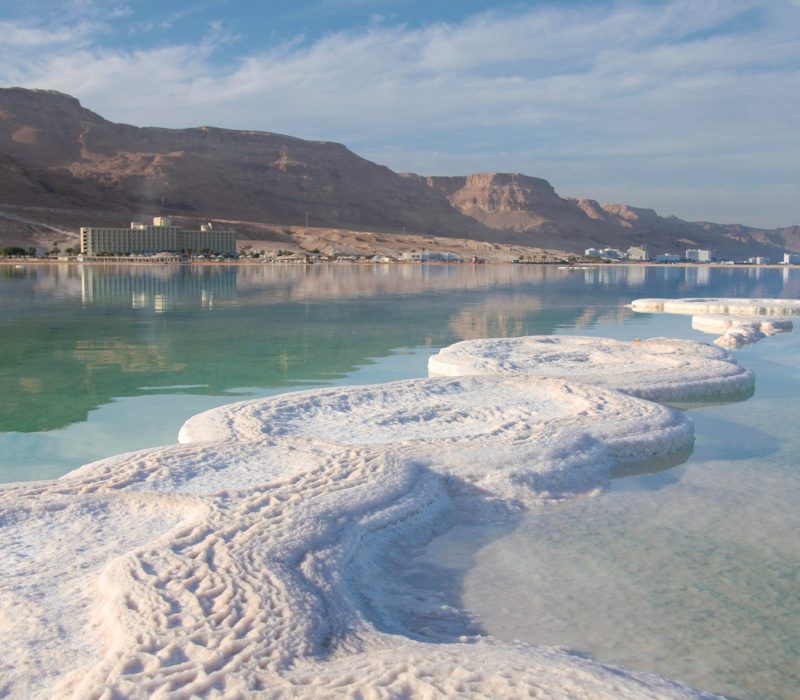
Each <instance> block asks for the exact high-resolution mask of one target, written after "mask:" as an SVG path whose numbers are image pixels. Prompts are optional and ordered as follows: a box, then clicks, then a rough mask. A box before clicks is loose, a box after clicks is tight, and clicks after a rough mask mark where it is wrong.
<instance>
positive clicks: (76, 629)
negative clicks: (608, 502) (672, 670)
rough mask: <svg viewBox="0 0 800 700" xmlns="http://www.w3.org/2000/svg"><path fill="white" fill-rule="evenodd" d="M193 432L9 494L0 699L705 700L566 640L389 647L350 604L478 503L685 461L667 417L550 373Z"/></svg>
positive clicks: (240, 418)
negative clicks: (640, 462)
mask: <svg viewBox="0 0 800 700" xmlns="http://www.w3.org/2000/svg"><path fill="white" fill-rule="evenodd" d="M182 439H183V440H184V442H188V443H189V444H182V445H173V446H169V447H163V448H156V449H150V450H143V451H140V452H135V453H129V454H125V455H120V456H117V457H113V458H109V459H105V460H101V461H99V462H95V463H93V464H89V465H86V466H85V467H82V468H81V469H79V470H76V471H75V472H72V473H70V474H68V475H67V476H66V477H63V478H62V479H59V480H57V481H45V482H35V483H30V484H21V485H10V486H7V487H4V488H2V489H0V518H2V521H3V523H4V527H3V528H2V529H0V539H1V540H2V541H0V552H1V553H2V556H3V558H4V561H3V562H2V566H0V586H1V587H2V590H3V592H4V595H3V598H2V600H3V607H2V609H0V629H2V632H3V638H4V640H6V642H7V643H5V644H4V645H3V648H2V649H1V650H0V668H2V672H3V677H4V686H3V690H4V691H5V692H6V693H8V694H9V695H12V696H16V697H26V698H30V697H52V696H59V697H69V696H71V697H86V696H90V695H101V694H103V693H107V694H109V695H113V696H121V697H150V696H153V695H160V694H167V693H169V694H173V695H174V696H180V697H189V696H192V695H195V694H217V695H220V696H221V695H226V696H228V695H237V696H239V695H243V696H249V695H252V696H258V697H285V696H291V697H309V698H319V697H352V696H353V695H354V694H360V695H370V694H371V695H374V696H376V697H397V696H400V695H402V696H416V697H423V696H431V697H434V696H455V695H458V696H472V697H492V698H495V697H500V696H515V697H517V696H519V695H520V693H531V694H536V695H537V696H540V697H549V698H609V699H611V698H641V697H651V698H710V697H712V696H711V695H709V694H706V693H702V692H700V691H696V690H693V689H691V688H689V687H687V686H685V685H683V684H681V683H676V682H671V681H666V680H664V679H662V678H660V677H657V676H654V675H649V674H641V673H633V672H627V671H623V670H621V669H619V668H616V667H612V666H605V665H602V664H597V663H594V662H591V661H588V660H586V659H583V658H580V657H577V656H575V655H572V654H569V653H567V652H566V651H564V650H561V649H558V648H545V647H537V646H532V645H526V644H515V643H500V642H497V641H494V640H492V639H491V638H475V637H465V638H462V639H441V640H439V641H440V642H441V643H437V644H431V643H424V642H421V641H417V640H415V639H412V638H411V637H410V636H408V635H405V634H397V633H395V634H387V633H386V632H383V631H379V630H378V629H377V628H376V626H375V625H374V624H373V622H372V621H371V619H370V617H368V616H367V615H366V614H365V608H364V606H363V600H364V596H367V597H369V594H368V591H370V590H380V586H375V587H373V586H372V585H371V582H373V579H374V578H375V577H377V578H378V579H380V577H381V576H382V575H383V572H381V571H380V569H379V567H374V566H370V563H371V562H372V561H374V560H375V559H376V557H377V555H378V554H379V553H380V552H384V551H387V549H390V548H394V549H396V548H399V547H403V546H409V543H413V542H421V541H426V540H427V539H428V538H429V537H430V532H431V531H432V528H433V526H434V524H435V523H438V525H439V526H441V524H442V523H446V522H448V521H452V520H455V519H457V518H459V517H461V515H460V514H461V513H463V512H465V511H466V510H468V511H469V512H470V516H471V517H473V518H475V517H479V514H480V513H481V512H482V509H481V508H480V507H477V508H476V507H473V508H469V509H465V503H466V502H467V501H468V502H469V504H470V505H471V506H480V505H481V504H487V505H489V506H490V511H491V512H493V513H496V512H497V507H503V506H504V505H508V504H509V503H510V501H509V499H514V504H515V505H519V504H520V503H522V502H537V501H538V500H540V499H542V498H549V497H552V495H553V494H557V495H560V496H563V495H564V494H565V493H567V492H574V491H576V490H578V491H579V490H585V489H586V488H592V487H595V486H597V485H601V484H602V483H603V482H604V481H605V478H606V477H607V473H608V470H609V469H610V468H612V467H613V466H615V465H616V464H619V463H620V462H624V461H627V460H631V459H637V458H641V457H647V456H658V455H664V454H668V453H671V452H674V451H676V450H679V449H681V448H683V447H685V446H686V445H687V444H688V443H690V442H691V440H692V424H691V422H690V421H689V420H688V419H687V418H686V417H685V416H683V415H682V414H681V413H679V412H677V411H674V410H672V409H669V408H666V407H663V406H659V405H657V404H653V403H650V402H647V401H642V400H639V399H635V398H632V397H630V396H626V395H623V394H620V393H617V392H613V391H609V390H605V389H601V388H598V387H592V386H586V385H579V384H574V385H573V384H566V383H564V382H561V381H556V380H549V379H502V378H498V379H485V378H465V379H447V380H416V381H413V382H395V383H392V384H386V385H380V386H375V387H353V388H350V389H334V390H328V389H325V390H318V391H307V392H299V393H295V394H288V395H284V396H278V397H274V398H271V399H266V400H261V401H255V402H245V403H242V404H234V405H232V406H228V407H223V408H220V409H216V410H214V411H210V412H208V413H206V414H201V415H200V416H197V417H195V418H194V419H192V420H190V421H189V422H188V423H187V424H186V426H185V428H184V430H183V431H182ZM326 440H327V441H326ZM333 440H336V441H337V442H338V443H346V444H336V443H334V442H332V441H333ZM198 441H202V442H198ZM87 531H88V533H89V535H88V538H87ZM371 602H372V604H373V605H378V606H379V605H380V601H379V600H375V599H374V594H373V599H372V601H371ZM20 620H24V621H25V624H26V625H27V624H29V621H30V620H33V621H35V625H33V626H32V629H30V630H27V628H24V629H23V624H22V623H21V622H20ZM26 630H27V631H26ZM396 632H402V630H400V629H398V630H396Z"/></svg>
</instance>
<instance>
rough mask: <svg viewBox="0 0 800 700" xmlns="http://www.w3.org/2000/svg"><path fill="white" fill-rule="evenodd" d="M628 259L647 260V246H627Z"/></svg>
mask: <svg viewBox="0 0 800 700" xmlns="http://www.w3.org/2000/svg"><path fill="white" fill-rule="evenodd" d="M627 257H628V260H649V259H650V258H648V257H647V248H646V247H645V246H637V245H632V246H631V247H630V248H628V253H627Z"/></svg>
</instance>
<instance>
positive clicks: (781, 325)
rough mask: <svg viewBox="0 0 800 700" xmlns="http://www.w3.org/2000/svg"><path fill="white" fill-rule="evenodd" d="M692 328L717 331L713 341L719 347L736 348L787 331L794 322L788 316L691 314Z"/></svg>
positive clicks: (711, 331)
mask: <svg viewBox="0 0 800 700" xmlns="http://www.w3.org/2000/svg"><path fill="white" fill-rule="evenodd" d="M692 328H694V329H695V330H698V331H702V332H703V333H714V334H717V333H719V334H721V335H720V336H719V338H717V339H716V340H715V341H714V343H715V344H716V345H718V346H719V347H721V348H728V349H730V350H736V349H738V348H742V347H744V346H745V345H751V344H752V343H757V342H758V341H759V340H761V339H762V338H766V337H768V336H771V335H776V334H778V333H787V332H789V331H791V330H792V329H793V328H794V324H793V323H792V321H791V320H789V319H788V318H764V317H761V316H752V317H751V316H721V315H698V316H692Z"/></svg>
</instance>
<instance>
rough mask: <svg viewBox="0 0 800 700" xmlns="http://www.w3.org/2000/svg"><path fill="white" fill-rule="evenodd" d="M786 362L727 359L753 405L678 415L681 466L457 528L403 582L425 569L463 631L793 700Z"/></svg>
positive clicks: (793, 402) (798, 473) (790, 364)
mask: <svg viewBox="0 0 800 700" xmlns="http://www.w3.org/2000/svg"><path fill="white" fill-rule="evenodd" d="M798 358H800V338H798V337H797V336H790V335H787V336H782V337H776V338H772V339H768V340H766V341H764V342H763V343H762V344H761V345H759V346H756V347H754V348H751V349H749V350H747V351H745V352H742V353H740V361H741V362H742V363H743V364H745V365H746V366H748V367H750V368H752V369H754V370H755V372H756V377H757V387H756V392H755V395H754V396H753V397H752V398H750V399H749V400H747V401H744V402H741V403H735V404H729V405H725V406H711V407H706V408H702V409H697V410H692V411H691V412H690V415H692V417H693V418H694V420H695V425H696V442H695V449H694V452H693V454H692V455H691V456H690V457H689V458H688V461H687V462H686V463H685V464H683V465H681V466H678V467H675V468H672V469H668V470H665V471H660V472H656V473H654V474H643V475H638V476H630V477H627V478H621V479H617V480H615V481H613V482H612V488H611V490H610V492H608V493H606V494H603V495H601V496H600V497H597V498H588V499H581V500H577V501H575V502H571V503H567V504H564V505H561V506H558V507H553V508H545V509H543V510H542V511H541V512H537V513H531V514H528V515H526V516H525V517H524V518H523V519H522V520H521V522H519V523H517V524H515V526H514V527H513V528H511V527H503V526H497V527H495V528H488V529H487V528H470V527H460V528H456V529H454V530H452V531H451V532H449V533H447V534H446V535H444V536H442V537H439V538H438V539H436V540H434V542H433V543H431V545H430V546H429V547H428V548H427V550H425V551H424V552H422V553H420V556H419V557H418V558H417V560H416V561H415V562H414V567H415V568H416V570H418V571H419V570H424V569H425V568H426V566H428V565H430V564H434V565H435V566H436V567H437V568H438V569H439V571H440V581H443V582H446V587H447V589H448V593H449V595H450V597H451V598H452V599H454V600H456V601H457V604H458V605H459V606H461V607H464V608H466V609H468V610H470V611H471V614H472V618H471V624H472V625H473V626H474V627H477V628H479V629H481V630H482V631H483V632H485V633H488V634H491V635H493V636H495V637H498V638H500V639H504V640H514V639H519V640H524V641H528V642H533V643H539V644H550V645H559V646H566V647H569V648H572V649H575V650H576V651H578V652H580V653H584V654H589V655H591V656H592V657H594V658H596V659H598V660H602V661H608V662H613V663H617V664H620V665H622V666H625V667H626V668H633V669H637V670H645V671H655V672H658V673H660V674H662V675H665V676H667V677H671V678H678V679H680V680H683V681H686V682H689V683H691V684H693V685H695V686H698V687H701V688H704V689H706V690H712V691H715V692H718V693H722V694H725V695H728V696H730V697H735V698H764V699H766V698H781V699H784V700H790V699H793V698H796V697H797V689H798V688H800V655H799V652H800V538H798V537H797V532H798V530H799V529H800V508H798V506H800V432H798V430H797V425H798V424H799V419H800V401H798V400H797V397H798V395H800V372H798V369H799V368H800V367H799V366H798V362H800V361H799V360H798ZM487 530H488V531H487ZM442 568H444V571H442ZM406 575H408V574H406Z"/></svg>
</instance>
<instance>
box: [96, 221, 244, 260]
mask: <svg viewBox="0 0 800 700" xmlns="http://www.w3.org/2000/svg"><path fill="white" fill-rule="evenodd" d="M158 253H181V254H185V255H191V254H192V253H194V254H198V253H209V254H212V255H233V254H234V253H236V232H235V231H225V230H221V229H215V228H214V227H213V225H212V224H210V223H209V224H203V225H202V226H201V227H200V230H199V231H192V230H187V229H183V228H181V227H180V226H173V225H172V220H171V219H169V218H167V217H165V216H156V217H154V218H153V223H152V224H143V223H140V222H138V221H133V222H131V225H130V228H99V227H95V226H83V227H81V255H83V256H85V257H96V256H102V255H156V254H158Z"/></svg>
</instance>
